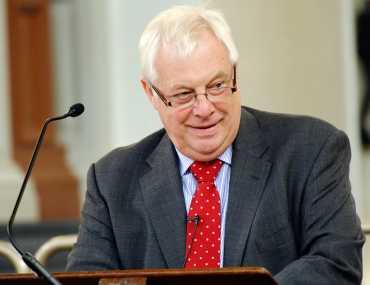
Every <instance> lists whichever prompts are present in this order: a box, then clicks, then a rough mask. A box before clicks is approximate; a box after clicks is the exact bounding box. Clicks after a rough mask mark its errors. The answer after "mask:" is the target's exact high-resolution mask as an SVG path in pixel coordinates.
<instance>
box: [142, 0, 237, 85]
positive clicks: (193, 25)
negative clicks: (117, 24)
mask: <svg viewBox="0 0 370 285" xmlns="http://www.w3.org/2000/svg"><path fill="white" fill-rule="evenodd" d="M205 30H206V31H210V32H213V33H214V35H215V36H216V37H217V38H218V39H219V40H220V41H221V42H222V43H223V44H224V45H225V46H226V49H227V50H228V52H229V58H230V61H231V63H232V64H235V63H236V62H237V60H238V50H237V48H236V46H235V43H234V41H233V38H232V36H231V30H230V27H229V25H228V24H227V22H226V20H225V18H224V16H223V15H222V13H221V12H219V11H216V10H210V9H206V8H204V7H194V6H174V7H172V8H170V9H168V10H165V11H163V12H161V13H160V14H158V16H156V17H155V18H154V19H153V20H152V21H151V22H150V23H149V24H148V25H147V27H146V28H145V30H144V32H143V34H142V36H141V39H140V42H139V50H140V59H141V70H142V71H141V72H142V76H143V77H144V78H145V79H147V80H149V81H151V82H153V81H154V80H155V79H156V78H157V73H156V70H155V67H154V61H155V57H156V55H157V53H158V50H159V49H160V48H161V47H163V46H168V45H171V46H174V48H175V50H176V52H177V53H178V55H179V56H182V57H186V56H188V55H190V54H191V53H192V52H193V51H194V49H195V48H196V46H197V44H198V40H199V37H200V35H201V33H202V32H204V31H205Z"/></svg>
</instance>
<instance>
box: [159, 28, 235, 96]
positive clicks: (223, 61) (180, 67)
mask: <svg viewBox="0 0 370 285" xmlns="http://www.w3.org/2000/svg"><path fill="white" fill-rule="evenodd" d="M154 65H155V69H156V72H157V80H156V84H158V85H160V86H161V87H162V88H168V89H170V88H173V87H174V86H176V85H179V84H180V85H181V84H182V85H192V86H193V85H197V84H203V83H204V82H207V80H210V79H212V78H213V77H214V76H217V75H218V74H230V72H231V71H232V68H231V66H232V64H231V62H230V57H229V52H228V50H227V49H226V47H225V45H224V44H223V43H222V42H221V41H220V40H219V39H218V38H217V37H216V36H215V35H214V34H212V33H210V32H204V33H202V34H201V35H200V37H199V40H198V41H197V45H196V47H195V49H194V50H193V52H192V53H190V54H189V55H187V56H181V55H179V53H178V52H177V50H176V48H175V47H174V46H172V45H166V46H163V47H161V48H160V49H159V51H158V54H157V56H156V59H155V62H154Z"/></svg>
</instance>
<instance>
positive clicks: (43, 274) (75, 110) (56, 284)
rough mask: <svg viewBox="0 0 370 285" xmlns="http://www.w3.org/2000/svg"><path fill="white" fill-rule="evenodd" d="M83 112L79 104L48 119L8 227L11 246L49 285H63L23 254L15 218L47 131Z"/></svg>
mask: <svg viewBox="0 0 370 285" xmlns="http://www.w3.org/2000/svg"><path fill="white" fill-rule="evenodd" d="M83 111H84V106H83V105H82V104H81V103H78V104H74V105H73V106H71V108H70V109H69V111H68V113H66V114H64V115H62V116H57V117H51V118H48V119H46V121H45V122H44V124H43V127H42V130H41V132H40V135H39V138H38V140H37V144H36V147H35V150H34V151H33V154H32V158H31V161H30V163H29V165H28V169H27V172H26V175H25V177H24V179H23V182H22V186H21V189H20V191H19V194H18V198H17V201H16V203H15V206H14V209H13V212H12V215H11V217H10V220H9V222H8V225H7V233H8V238H9V240H10V242H11V244H12V245H13V247H14V248H15V249H16V251H17V252H18V253H19V254H20V255H21V256H22V259H23V261H24V262H25V263H26V264H27V266H28V267H29V268H30V269H32V271H34V272H35V273H36V274H37V275H38V276H39V277H40V278H42V279H45V280H46V281H47V282H48V283H49V284H52V285H61V283H60V282H59V281H58V280H56V279H55V278H54V277H53V276H52V275H51V274H50V273H49V272H48V271H47V270H46V269H45V268H44V267H43V266H42V265H41V263H40V262H39V261H38V260H37V259H36V258H35V257H34V256H33V255H32V254H31V253H30V252H23V251H22V250H21V249H20V247H19V246H18V245H17V243H16V242H15V240H14V238H13V223H14V219H15V216H16V214H17V211H18V207H19V204H20V202H21V200H22V197H23V193H24V190H25V189H26V186H27V182H28V179H29V177H30V175H31V172H32V169H33V166H34V164H35V161H36V158H37V155H38V153H39V150H40V147H41V145H42V142H43V140H44V136H45V133H46V129H47V127H48V125H49V123H51V122H53V121H58V120H63V119H65V118H67V117H77V116H79V115H81V114H82V113H83Z"/></svg>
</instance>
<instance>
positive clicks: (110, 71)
mask: <svg viewBox="0 0 370 285" xmlns="http://www.w3.org/2000/svg"><path fill="white" fill-rule="evenodd" d="M369 2H370V1H365V0H325V1H322V0H310V1H306V0H227V1H226V0H213V1H201V0H197V1H196V0H184V1H175V0H156V1H148V0H146V1H144V0H136V1H129V0H88V1H87V0H0V223H1V224H2V225H5V224H6V223H7V220H8V219H9V216H10V213H11V211H12V207H13V205H14V202H15V199H16V196H17V194H18V189H19V187H20V185H21V182H22V180H23V176H24V173H25V169H26V168H27V165H28V160H29V159H30V157H31V153H32V150H33V148H34V144H35V141H36V139H37V137H38V133H39V130H40V127H41V124H42V122H43V120H44V119H45V118H46V117H48V116H50V115H55V114H62V113H65V112H66V111H67V110H68V108H69V106H70V105H72V104H73V103H75V102H82V103H84V105H85V107H86V111H85V113H84V114H83V115H82V116H81V117H79V118H76V119H68V120H65V121H62V122H59V123H58V124H57V126H55V127H52V128H50V130H48V134H47V137H46V140H45V144H44V148H43V149H42V150H41V153H40V158H39V160H38V161H37V164H36V166H35V169H34V172H33V175H32V177H31V182H30V184H29V186H28V188H27V190H26V193H25V195H24V200H23V202H22V205H21V207H20V210H19V213H18V215H17V218H16V224H15V233H16V239H17V240H18V241H19V243H20V244H22V247H25V248H27V250H30V251H35V250H37V249H38V248H39V246H40V245H41V244H42V243H43V242H44V241H46V240H47V239H48V238H50V237H52V236H55V235H60V234H70V233H72V234H73V233H76V232H77V228H78V220H79V212H80V205H81V204H82V203H83V199H84V198H83V197H84V193H85V175H86V171H87V168H88V166H89V165H90V164H91V163H92V162H94V161H96V160H97V159H99V158H100V157H101V156H102V155H104V154H105V153H106V152H108V151H109V150H111V149H112V148H115V147H117V146H122V145H127V144H131V143H133V142H135V141H137V140H139V139H140V138H142V137H144V136H146V135H148V134H150V133H151V132H153V131H154V130H156V129H159V128H160V127H161V124H160V121H159V119H158V118H157V114H156V113H155V111H154V110H153V109H152V108H151V106H150V104H149V102H147V99H146V97H145V95H144V93H143V91H142V90H141V88H140V83H139V79H140V66H139V53H138V49H137V45H138V41H139V38H140V35H141V33H142V31H143V29H144V27H145V25H146V23H147V22H148V21H149V20H150V19H151V18H152V17H153V16H154V15H156V14H157V13H158V12H159V11H161V10H163V9H165V8H169V7H171V6H173V5H175V4H196V5H199V4H201V5H202V4H207V5H208V6H211V7H214V8H218V9H219V10H221V11H222V12H223V13H224V15H225V17H226V19H227V20H228V22H229V24H230V25H231V28H232V31H233V35H234V38H235V41H236V43H237V46H238V49H239V52H240V61H239V65H238V79H239V81H238V83H239V84H240V89H241V94H242V102H243V104H245V105H248V106H251V107H254V108H259V109H263V110H268V111H273V112H282V113H295V114H306V115H310V116H315V117H319V118H322V119H324V120H326V121H329V122H330V123H332V124H333V125H335V126H336V127H338V128H340V129H342V130H344V131H345V132H346V133H347V134H348V136H349V138H350V141H351V147H352V162H351V182H352V191H353V195H354V197H355V200H356V203H357V211H358V214H359V215H360V217H361V219H362V222H363V224H364V225H365V224H367V223H369V222H370V207H368V206H367V205H369V203H370V111H369V110H370V95H369V84H370V83H369V78H370V76H369V70H370V67H369V61H370V60H369V53H370V47H369V45H370V44H369V39H370V33H369V29H370V27H369V22H370V21H369V6H370V3H369ZM0 240H6V235H5V229H4V226H2V227H0ZM364 256H365V263H364V269H365V279H364V282H363V284H370V248H368V247H367V246H365V252H364ZM55 258H56V257H55ZM59 258H60V259H61V260H62V259H63V258H65V253H64V255H63V256H61V257H59ZM51 263H52V262H51ZM50 266H51V270H56V271H60V270H62V269H60V265H58V262H57V261H56V262H55V266H54V265H50ZM53 266H54V267H53ZM58 266H59V267H58ZM12 270H13V269H12V268H11V266H10V265H6V260H5V259H4V260H1V258H0V271H2V272H10V271H12Z"/></svg>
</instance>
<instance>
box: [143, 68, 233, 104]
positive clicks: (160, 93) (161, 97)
mask: <svg viewBox="0 0 370 285" xmlns="http://www.w3.org/2000/svg"><path fill="white" fill-rule="evenodd" d="M233 69H234V77H233V86H232V87H230V88H231V94H233V93H235V92H236V91H238V87H237V86H236V65H234V68H233ZM150 86H151V87H152V89H153V90H154V91H155V93H157V95H158V97H159V99H161V100H162V102H163V103H164V104H165V105H166V106H167V107H173V105H172V103H171V101H170V100H168V99H167V98H166V96H164V95H163V93H162V92H161V91H160V90H159V89H158V88H157V87H155V86H154V85H153V84H152V83H150ZM198 95H205V96H206V98H207V99H208V94H207V91H206V93H204V94H195V95H194V97H197V96H198Z"/></svg>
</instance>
